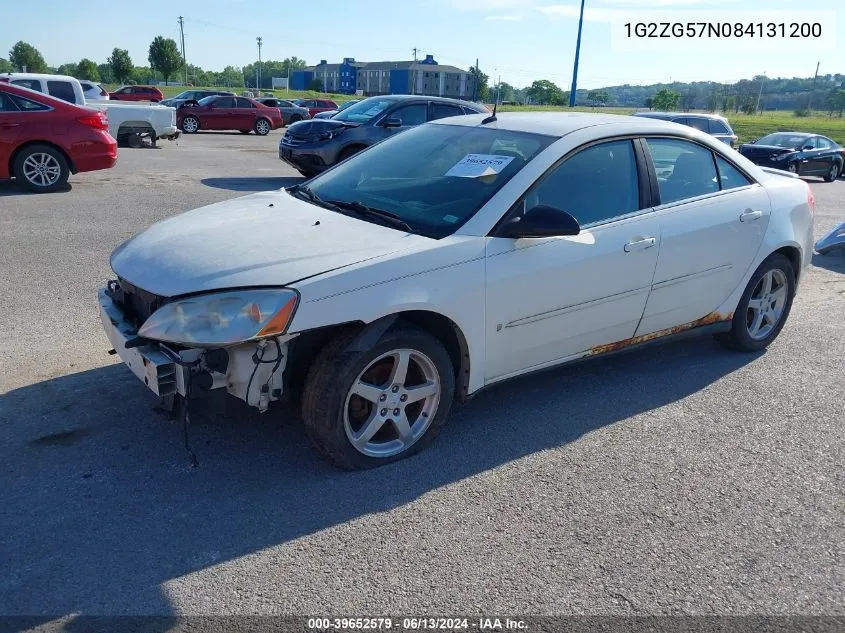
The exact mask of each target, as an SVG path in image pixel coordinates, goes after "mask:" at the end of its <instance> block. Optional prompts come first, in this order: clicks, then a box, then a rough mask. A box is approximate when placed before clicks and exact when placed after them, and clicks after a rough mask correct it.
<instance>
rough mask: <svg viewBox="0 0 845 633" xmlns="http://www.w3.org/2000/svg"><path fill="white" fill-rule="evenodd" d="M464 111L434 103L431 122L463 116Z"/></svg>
mask: <svg viewBox="0 0 845 633" xmlns="http://www.w3.org/2000/svg"><path fill="white" fill-rule="evenodd" d="M462 114H463V111H462V110H461V109H460V108H459V107H457V106H453V105H446V104H445V103H433V104H432V105H431V120H432V121H434V120H435V119H445V118H446V117H450V116H461V115H462Z"/></svg>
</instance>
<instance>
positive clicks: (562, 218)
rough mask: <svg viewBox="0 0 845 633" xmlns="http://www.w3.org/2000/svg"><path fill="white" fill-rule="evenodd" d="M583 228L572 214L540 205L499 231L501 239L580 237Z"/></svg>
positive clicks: (514, 219)
mask: <svg viewBox="0 0 845 633" xmlns="http://www.w3.org/2000/svg"><path fill="white" fill-rule="evenodd" d="M580 232H581V227H580V226H579V225H578V220H576V219H575V218H574V217H572V215H571V214H569V213H567V212H566V211H562V210H561V209H556V208H555V207H550V206H548V205H545V204H539V205H537V206H536V207H532V208H531V209H529V210H528V212H527V213H525V214H520V215H518V216H516V217H514V218H513V219H512V220H511V221H510V222H508V223H507V224H506V225H505V226H503V227H502V229H501V230H500V231H499V236H500V237H510V238H513V239H518V238H521V237H562V236H565V235H578V234H579V233H580Z"/></svg>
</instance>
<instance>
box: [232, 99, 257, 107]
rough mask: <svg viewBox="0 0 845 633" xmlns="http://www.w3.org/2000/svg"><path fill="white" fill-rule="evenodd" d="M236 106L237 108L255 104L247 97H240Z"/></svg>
mask: <svg viewBox="0 0 845 633" xmlns="http://www.w3.org/2000/svg"><path fill="white" fill-rule="evenodd" d="M235 107H236V108H253V107H255V106H253V105H252V101H250V100H249V99H246V98H244V97H238V98H237V99H236V100H235Z"/></svg>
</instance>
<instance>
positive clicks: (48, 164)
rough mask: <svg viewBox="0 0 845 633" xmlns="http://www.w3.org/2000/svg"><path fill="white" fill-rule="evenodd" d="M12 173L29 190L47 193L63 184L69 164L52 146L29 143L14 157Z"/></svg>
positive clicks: (67, 174)
mask: <svg viewBox="0 0 845 633" xmlns="http://www.w3.org/2000/svg"><path fill="white" fill-rule="evenodd" d="M12 173H14V175H15V178H16V179H17V182H19V183H20V184H21V185H23V186H24V187H26V188H27V189H29V190H30V191H34V192H35V193H49V192H51V191H56V190H57V189H60V188H61V187H63V186H64V185H65V183H66V182H67V179H68V177H69V176H70V166H69V165H68V162H67V159H66V158H65V157H64V154H62V153H61V152H60V151H59V150H57V149H55V148H54V147H50V146H49V145H30V146H29V147H27V148H25V149H24V150H22V151H21V152H20V154H18V155H17V157H15V164H14V165H13V166H12Z"/></svg>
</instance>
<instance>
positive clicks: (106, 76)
mask: <svg viewBox="0 0 845 633" xmlns="http://www.w3.org/2000/svg"><path fill="white" fill-rule="evenodd" d="M97 73H99V75H100V81H102V82H103V83H104V84H113V83H114V75H113V74H112V70H111V66H109V64H107V63H106V64H97Z"/></svg>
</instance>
